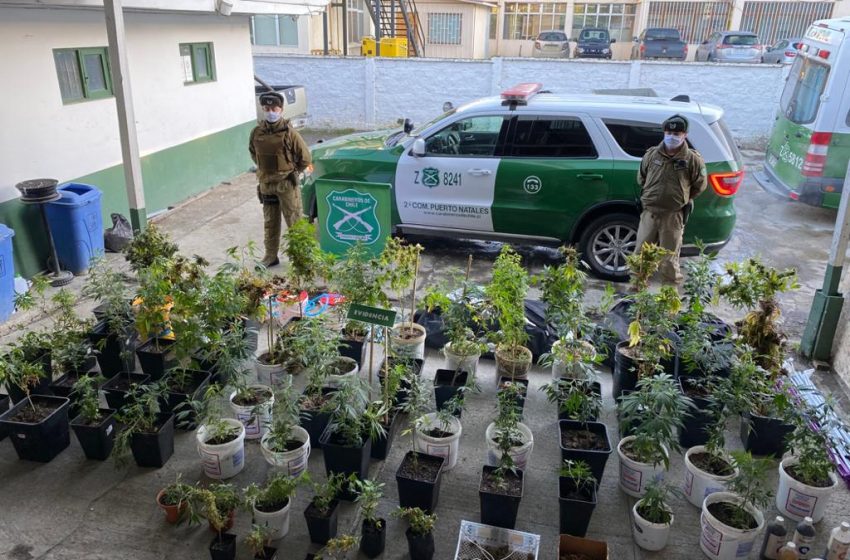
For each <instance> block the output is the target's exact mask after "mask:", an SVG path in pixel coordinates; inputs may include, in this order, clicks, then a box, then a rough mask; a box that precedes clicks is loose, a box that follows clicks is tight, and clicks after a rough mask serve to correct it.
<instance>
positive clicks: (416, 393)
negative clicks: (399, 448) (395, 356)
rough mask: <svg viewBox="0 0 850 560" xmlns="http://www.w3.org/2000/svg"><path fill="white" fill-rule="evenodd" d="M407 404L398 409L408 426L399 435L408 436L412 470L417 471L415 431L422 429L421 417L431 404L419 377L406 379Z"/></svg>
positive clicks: (424, 383)
mask: <svg viewBox="0 0 850 560" xmlns="http://www.w3.org/2000/svg"><path fill="white" fill-rule="evenodd" d="M408 385H409V388H408V391H407V402H406V403H404V404H403V405H402V406H400V407H399V410H400V411H401V412H403V413H405V414H406V415H407V418H408V421H409V422H410V424H409V425H408V427H407V428H405V429H404V430H402V432H401V435H403V436H404V435H410V445H411V448H412V451H413V453H412V454H411V458H412V462H413V469H414V470H418V468H419V460H418V455H417V454H416V437H415V433H416V430H418V429H420V428H422V427H423V416H424V415H425V411H426V410H427V408H428V405H429V404H430V402H431V399H430V397H431V388H430V386H429V385H428V384H427V383H426V382H425V380H424V379H422V377H421V376H419V375H410V376H409V377H408Z"/></svg>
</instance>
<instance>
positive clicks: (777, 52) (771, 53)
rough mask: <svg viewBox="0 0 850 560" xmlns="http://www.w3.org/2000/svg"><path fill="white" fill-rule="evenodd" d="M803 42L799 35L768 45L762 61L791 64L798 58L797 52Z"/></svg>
mask: <svg viewBox="0 0 850 560" xmlns="http://www.w3.org/2000/svg"><path fill="white" fill-rule="evenodd" d="M802 44H803V40H802V39H801V38H799V37H791V38H790V39H780V40H778V41H776V43H774V44H773V45H771V46H769V47H767V49H766V50H765V51H764V54H763V55H762V57H761V61H762V62H764V63H765V64H791V63H792V62H794V59H795V58H797V52H798V51H799V50H800V47H801V46H802Z"/></svg>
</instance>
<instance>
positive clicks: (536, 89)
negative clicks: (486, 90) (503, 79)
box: [502, 82, 543, 105]
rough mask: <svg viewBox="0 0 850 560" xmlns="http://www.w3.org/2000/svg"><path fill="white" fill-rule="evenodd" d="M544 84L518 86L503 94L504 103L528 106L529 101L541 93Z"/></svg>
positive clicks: (534, 83) (535, 83)
mask: <svg viewBox="0 0 850 560" xmlns="http://www.w3.org/2000/svg"><path fill="white" fill-rule="evenodd" d="M542 89H543V84H541V83H539V82H533V83H531V82H530V83H525V84H517V85H515V86H513V87H511V88H508V89H506V90H505V91H503V92H502V102H504V103H512V104H521V105H527V104H528V100H529V99H531V98H532V97H534V96H535V95H537V94H538V93H540V90H542Z"/></svg>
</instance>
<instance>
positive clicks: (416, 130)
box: [410, 108, 457, 136]
mask: <svg viewBox="0 0 850 560" xmlns="http://www.w3.org/2000/svg"><path fill="white" fill-rule="evenodd" d="M456 111H457V108H454V109H451V110H449V111H446V112H445V113H443V114H442V115H440V116H439V117H437V118H435V119H431V120H430V121H428V122H426V123H425V124H423V125H420V126H417V127H416V128H414V129H413V130H412V131H411V133H410V135H411V136H419V135H420V134H422V132H423V131H424V130H425V129H427V128H429V127H430V126H431V125H433V124H435V123H437V122H440V121H441V120H443V119H445V118H446V117H450V116H452V115H454V114H455V112H456Z"/></svg>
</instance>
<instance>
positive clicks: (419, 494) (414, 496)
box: [395, 451, 445, 512]
mask: <svg viewBox="0 0 850 560" xmlns="http://www.w3.org/2000/svg"><path fill="white" fill-rule="evenodd" d="M414 455H415V459H416V460H415V461H414ZM444 462H445V459H444V458H443V457H435V456H433V455H426V454H424V453H415V454H414V452H412V451H408V452H407V453H406V454H405V456H404V459H403V460H402V461H401V464H400V465H399V467H398V470H397V471H396V475H395V479H396V484H397V485H398V505H399V506H401V507H418V508H420V509H422V510H424V511H428V512H432V511H434V509H435V508H436V507H437V502H438V501H439V497H440V484H441V482H442V476H441V475H442V471H443V465H444Z"/></svg>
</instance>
